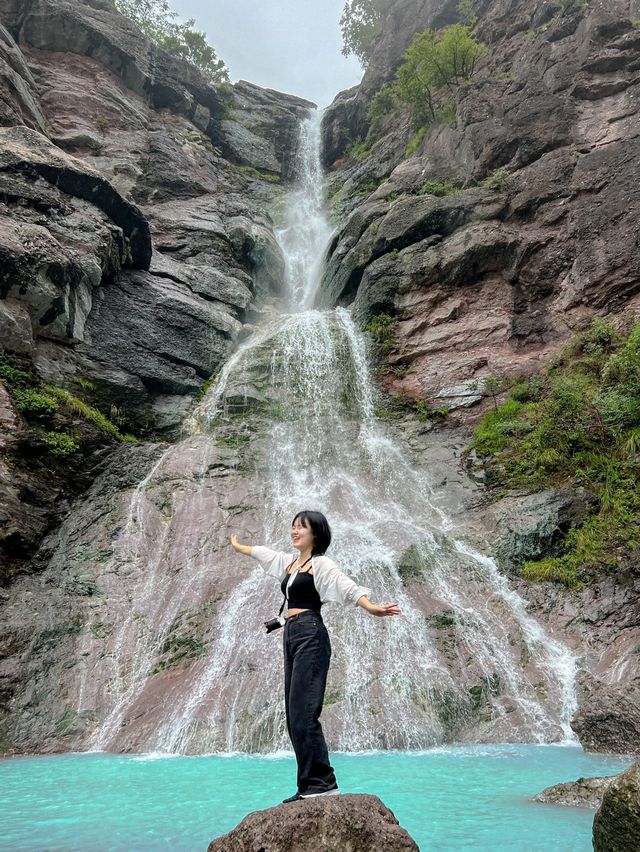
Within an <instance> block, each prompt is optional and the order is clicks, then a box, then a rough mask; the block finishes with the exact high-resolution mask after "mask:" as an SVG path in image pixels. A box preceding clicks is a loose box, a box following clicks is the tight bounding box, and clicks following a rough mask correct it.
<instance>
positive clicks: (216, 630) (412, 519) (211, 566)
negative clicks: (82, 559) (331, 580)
mask: <svg viewBox="0 0 640 852" xmlns="http://www.w3.org/2000/svg"><path fill="white" fill-rule="evenodd" d="M319 118H320V117H319V116H317V117H315V118H314V119H311V120H310V121H309V122H307V123H305V124H304V125H303V128H302V145H301V168H300V174H301V182H300V186H299V187H298V188H297V189H296V190H295V191H294V192H292V193H291V195H290V198H289V204H288V214H287V221H286V222H285V223H284V224H283V228H282V229H281V230H280V231H279V232H278V237H279V240H280V243H281V246H282V249H283V253H284V255H285V258H286V261H287V266H286V268H287V281H286V297H285V299H284V303H285V305H286V312H285V313H283V314H282V315H280V316H276V317H271V318H269V319H265V321H264V322H263V323H261V324H260V325H259V326H258V327H257V328H256V329H255V331H254V333H253V335H252V336H251V337H249V338H248V339H246V340H245V341H244V342H243V344H242V345H241V346H240V347H239V348H238V349H237V351H236V352H235V354H234V355H233V356H232V357H231V358H230V359H229V361H228V362H227V364H226V366H225V367H224V368H223V370H222V371H221V374H220V376H219V378H218V381H217V383H216V385H215V387H214V388H212V390H211V391H210V392H209V394H208V395H207V397H206V398H205V400H203V402H202V404H201V405H200V406H199V408H198V410H197V411H196V413H195V415H194V417H193V418H192V419H191V421H190V422H189V430H190V434H188V436H187V437H186V438H185V439H184V440H183V441H181V442H180V443H179V444H177V445H176V446H174V447H171V448H170V449H169V450H167V451H166V452H165V453H164V454H163V455H162V456H161V458H160V459H159V460H158V461H157V462H156V464H155V466H154V468H153V469H152V471H151V472H150V473H149V474H148V476H147V477H146V478H145V479H144V480H143V481H142V482H141V483H140V485H139V486H138V488H137V489H136V490H135V492H133V494H132V495H131V497H130V501H129V510H128V517H127V519H126V520H125V521H124V523H123V526H122V530H121V532H120V533H119V535H118V537H117V540H116V541H115V543H114V545H115V549H116V557H115V558H114V560H113V563H111V564H110V565H109V566H107V568H106V569H105V574H104V578H103V582H104V583H107V582H108V576H109V575H113V574H114V573H115V574H118V573H119V574H120V575H122V574H126V573H132V572H139V574H140V576H141V577H142V580H141V581H139V582H138V583H137V584H136V587H135V590H134V591H133V593H132V594H131V597H130V599H129V598H126V599H122V597H121V599H120V617H119V621H118V623H117V626H116V628H115V629H114V631H113V633H112V634H111V637H110V639H109V646H108V651H107V652H105V651H104V648H103V649H102V654H101V655H100V657H98V654H97V647H96V645H95V643H94V642H93V639H92V638H91V637H87V638H86V639H85V648H84V649H83V652H84V653H85V654H86V655H87V656H89V657H91V658H92V659H93V658H94V657H95V658H96V662H95V666H94V668H93V670H92V671H91V673H90V672H89V669H88V668H86V669H85V674H84V675H83V677H82V679H81V681H80V683H79V684H78V710H83V709H85V708H86V707H88V706H89V705H90V704H91V703H92V702H93V703H94V704H102V705H106V706H107V707H108V712H107V713H106V716H105V718H104V720H103V722H102V724H101V726H100V728H99V729H98V730H97V731H96V734H95V737H94V740H93V742H92V747H93V748H98V749H100V748H103V749H104V748H106V749H132V748H135V749H137V750H153V749H159V750H162V751H169V752H194V751H203V750H211V751H213V750H227V751H234V750H246V751H251V750H262V751H269V750H277V749H280V748H287V747H288V740H287V737H286V731H285V725H284V713H283V707H282V674H281V667H282V660H281V654H282V650H281V647H280V641H279V639H278V638H276V637H277V634H276V635H275V636H274V635H270V636H267V635H266V634H265V633H264V628H263V627H262V621H264V620H265V619H266V618H269V617H271V616H272V615H273V614H274V612H275V611H276V607H277V605H278V595H279V590H278V589H277V588H276V584H275V583H274V581H273V579H271V578H268V577H266V576H265V575H264V574H263V573H262V571H261V569H260V568H259V567H257V565H256V563H254V562H253V561H252V560H250V559H248V558H246V557H240V556H236V555H235V554H234V553H233V552H232V551H231V550H230V548H229V547H228V546H226V541H227V540H228V535H229V534H230V533H231V532H234V531H236V532H238V533H239V536H240V539H241V541H249V542H250V543H254V544H257V543H265V544H269V545H270V546H272V547H275V548H278V549H286V550H290V544H289V538H288V530H289V525H290V523H291V519H292V518H293V516H294V514H295V512H296V511H298V510H299V509H301V508H318V509H320V510H321V511H323V512H324V513H325V514H326V515H327V516H328V518H329V520H330V522H331V525H332V529H333V533H334V544H332V547H331V551H330V555H331V556H332V558H334V559H335V560H336V561H337V562H338V563H339V564H340V565H341V566H342V567H343V569H344V570H345V571H346V573H348V574H349V575H350V576H352V577H353V578H354V579H357V580H358V582H360V583H362V584H364V585H367V586H370V587H371V588H373V589H374V590H375V591H374V599H375V600H376V601H382V602H391V601H397V602H398V603H399V605H400V608H401V610H402V612H403V616H402V617H400V618H394V619H375V618H372V617H370V616H367V615H366V614H365V613H364V612H363V611H362V610H360V609H359V608H353V609H345V608H341V607H337V606H335V605H331V606H328V607H327V608H326V615H325V619H326V621H327V624H328V627H329V632H330V635H331V637H332V644H333V649H334V655H333V661H332V667H331V670H330V675H329V683H328V687H327V695H326V700H325V709H324V712H323V726H324V728H325V732H326V734H327V739H328V741H329V744H330V747H332V748H340V749H345V750H353V749H356V750H359V749H370V748H420V747H425V746H429V745H433V744H436V743H440V742H443V741H451V740H459V739H488V740H512V741H513V740H524V741H537V742H545V741H553V740H558V739H561V738H562V737H563V736H564V737H566V738H571V737H572V734H571V731H570V728H569V724H568V722H569V719H570V717H571V715H572V713H573V711H574V709H575V694H574V678H575V660H574V658H573V656H572V654H571V653H570V652H569V651H568V650H567V649H566V648H565V647H563V646H562V645H561V644H560V643H558V642H557V641H555V640H553V639H551V638H550V637H549V636H547V635H546V633H545V632H544V630H543V629H542V628H541V627H540V626H539V625H538V624H537V623H536V622H535V621H534V620H533V619H532V618H531V617H530V616H528V614H527V612H526V605H525V603H524V601H523V600H522V599H521V598H520V597H519V596H518V595H517V594H516V593H515V592H514V591H513V590H512V589H511V588H510V587H509V585H508V583H507V581H506V579H505V578H504V577H503V576H502V575H500V574H499V572H498V571H497V569H496V566H495V564H494V563H493V562H492V560H490V559H488V558H487V557H484V556H482V555H481V554H479V553H476V552H475V551H474V550H473V549H471V548H470V547H469V546H468V545H467V544H465V543H464V542H462V541H459V540H457V539H456V538H455V536H454V535H453V531H452V524H451V522H450V521H448V520H447V518H446V517H445V515H444V514H443V512H442V510H441V509H439V508H438V507H437V506H436V505H434V500H433V495H432V490H431V488H430V485H429V482H428V478H427V477H425V476H424V475H422V474H420V473H417V472H416V471H414V470H413V469H412V467H411V465H410V464H409V462H408V461H407V460H406V458H405V456H404V454H403V452H402V451H401V450H400V448H399V447H398V446H397V445H396V444H395V443H394V442H393V441H392V440H391V439H390V438H389V437H388V436H387V435H385V433H384V431H383V429H382V427H381V425H380V423H379V421H377V419H376V417H375V401H376V392H375V388H374V385H373V383H372V381H371V378H370V375H369V371H368V368H367V359H366V355H365V349H364V342H363V338H362V336H361V334H360V333H359V331H358V330H357V329H356V327H355V326H354V324H353V322H352V320H351V317H350V314H349V312H348V311H347V310H345V309H343V308H337V309H335V310H331V311H322V312H321V311H317V310H313V309H312V308H311V305H312V304H313V299H314V293H315V290H316V288H317V284H318V280H319V275H320V258H321V257H322V252H323V250H324V248H325V246H326V243H327V241H328V239H329V236H330V228H329V226H328V224H327V222H326V219H325V218H324V216H323V214H322V181H321V169H320V162H319ZM234 465H235V468H234ZM414 581H415V582H414ZM111 588H112V589H113V590H114V594H115V589H116V588H117V586H116V584H115V582H114V583H112V586H111ZM105 617H106V613H105ZM111 617H112V618H113V613H112V614H111ZM187 626H188V627H189V630H190V633H189V636H190V639H189V641H190V642H191V645H189V644H188V642H186V640H185V643H186V646H187V650H188V653H186V654H185V655H183V657H180V656H179V654H178V657H177V659H178V663H179V662H180V660H182V665H180V664H178V665H176V664H175V659H174V664H171V659H170V655H171V653H172V649H174V648H175V647H178V648H179V647H180V637H181V634H180V630H181V629H186V627H187ZM194 633H195V634H196V638H195V639H194ZM198 637H200V638H198ZM182 638H183V639H184V635H183V636H182ZM185 643H183V650H184V644H185ZM168 655H169V660H168V662H167V659H168ZM174 657H175V655H174ZM165 663H166V665H165ZM187 664H188V665H187Z"/></svg>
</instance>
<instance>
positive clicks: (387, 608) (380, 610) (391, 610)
mask: <svg viewBox="0 0 640 852" xmlns="http://www.w3.org/2000/svg"><path fill="white" fill-rule="evenodd" d="M369 612H370V613H371V615H379V616H385V615H401V614H402V613H401V612H400V608H399V606H398V604H395V603H391V604H371V608H370V609H369Z"/></svg>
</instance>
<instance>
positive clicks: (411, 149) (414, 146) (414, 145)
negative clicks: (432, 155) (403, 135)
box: [404, 127, 427, 159]
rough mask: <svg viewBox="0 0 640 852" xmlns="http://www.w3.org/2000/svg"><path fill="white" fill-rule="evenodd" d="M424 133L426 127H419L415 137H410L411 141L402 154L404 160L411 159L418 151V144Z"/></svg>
mask: <svg viewBox="0 0 640 852" xmlns="http://www.w3.org/2000/svg"><path fill="white" fill-rule="evenodd" d="M426 132H427V128H426V127H420V128H419V129H418V130H417V131H416V133H415V135H414V136H412V137H411V139H410V140H409V144H408V145H407V147H406V149H405V152H404V156H405V158H406V159H408V158H409V157H411V156H412V155H413V154H415V152H416V151H417V150H418V148H419V147H420V144H421V143H422V140H423V139H424V136H425V133H426Z"/></svg>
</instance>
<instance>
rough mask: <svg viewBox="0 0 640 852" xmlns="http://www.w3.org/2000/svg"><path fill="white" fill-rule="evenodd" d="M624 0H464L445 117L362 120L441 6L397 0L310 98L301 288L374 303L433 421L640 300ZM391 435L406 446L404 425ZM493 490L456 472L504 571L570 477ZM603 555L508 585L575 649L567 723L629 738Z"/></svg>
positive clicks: (614, 740) (629, 563)
mask: <svg viewBox="0 0 640 852" xmlns="http://www.w3.org/2000/svg"><path fill="white" fill-rule="evenodd" d="M638 10H639V7H638V4H637V3H635V2H629V1H628V0H613V2H608V3H600V2H579V0H576V2H573V0H572V2H562V3H560V2H554V0H542V2H531V0H509V2H506V0H505V2H473V3H471V4H470V6H469V9H468V11H469V12H470V15H475V16H477V24H476V25H475V27H474V34H475V35H476V37H477V38H478V40H480V41H481V42H482V43H483V44H485V45H486V46H487V52H486V54H485V56H484V57H483V58H482V59H481V60H480V62H479V64H478V67H477V69H476V73H475V74H474V76H473V77H472V78H471V79H470V80H469V81H467V82H466V84H465V85H463V86H460V87H459V88H458V89H457V91H456V93H455V97H454V98H453V101H452V103H451V105H450V114H449V115H447V117H446V120H441V121H439V122H435V123H434V124H432V125H431V126H428V127H427V128H426V130H425V129H423V131H422V133H421V135H418V136H415V133H416V126H415V124H412V122H411V115H410V112H409V110H408V108H405V109H404V110H402V109H400V110H399V109H397V108H396V109H395V110H394V111H393V112H391V109H392V107H391V106H390V107H389V110H390V112H389V115H388V116H387V117H386V118H385V117H384V116H383V117H382V118H381V119H379V121H378V123H377V124H372V123H371V121H370V120H369V118H368V117H367V110H368V107H369V106H370V105H371V103H372V99H373V97H374V96H375V94H376V93H377V92H379V91H380V89H381V88H382V87H383V85H385V84H388V83H390V82H392V81H393V80H394V76H395V72H396V69H397V68H398V66H399V65H400V63H401V62H402V60H403V53H404V51H405V50H406V49H407V47H408V46H409V45H410V44H411V41H412V39H413V37H414V35H415V33H416V32H419V31H422V30H424V29H426V28H427V27H434V28H440V27H443V26H447V25H449V24H452V23H454V22H455V21H458V20H459V19H460V12H459V11H458V4H457V3H456V2H454V0H440V1H439V2H433V0H429V2H421V0H398V2H394V3H391V4H389V5H388V7H387V11H386V12H384V13H383V18H382V24H381V30H380V33H379V35H378V37H377V40H376V41H375V42H374V44H373V48H372V53H371V59H370V63H369V66H368V68H367V71H366V73H365V76H364V79H363V81H362V84H361V85H360V86H359V87H355V88H353V89H351V90H348V91H346V92H342V93H341V94H340V95H338V97H337V98H336V100H335V101H334V103H333V104H332V106H331V107H330V108H329V109H328V111H327V112H326V114H325V116H324V119H323V134H324V156H325V164H326V166H327V168H328V169H329V198H330V203H331V205H332V209H333V213H334V219H335V221H336V224H337V230H336V234H335V236H334V239H333V241H332V243H331V245H330V246H329V249H328V252H327V266H326V272H325V275H324V281H323V289H322V292H321V294H320V298H319V304H321V305H329V304H334V303H336V302H337V303H341V304H349V305H352V307H353V312H354V316H355V317H356V319H357V320H358V321H359V322H360V325H361V327H365V326H367V324H369V327H370V328H374V329H376V323H377V322H379V321H380V319H382V320H385V322H386V323H387V325H386V327H385V328H386V332H385V346H384V347H383V348H382V349H381V353H380V359H379V360H380V364H379V367H378V370H379V373H380V379H381V383H382V385H383V387H384V388H385V389H386V390H387V392H388V393H389V394H390V399H391V400H393V401H399V402H400V403H401V404H403V405H405V406H406V405H407V403H408V404H409V406H410V407H409V408H405V410H407V411H410V410H411V406H413V407H414V408H415V406H416V405H417V406H423V408H426V410H428V409H432V410H434V412H436V413H437V412H439V411H441V410H443V409H446V410H447V411H448V412H449V415H448V418H447V422H446V425H445V427H444V429H445V431H446V432H449V433H450V434H452V435H453V434H455V429H456V428H459V427H460V426H462V427H465V426H468V425H469V424H473V423H474V422H475V421H476V419H477V418H478V417H479V416H481V415H482V414H483V413H484V412H486V411H487V408H488V406H489V405H491V404H492V402H491V396H490V395H489V394H488V393H486V392H484V393H483V387H484V383H485V382H486V381H487V380H489V381H491V377H495V376H505V375H507V376H511V377H525V376H529V375H532V374H536V373H538V372H540V371H541V370H542V368H543V367H544V366H545V365H546V364H548V363H549V362H550V360H551V358H552V357H553V356H554V355H556V354H557V353H558V352H559V351H560V350H561V349H562V347H563V346H564V345H566V343H567V340H568V339H569V337H570V336H571V335H572V334H573V333H574V332H575V331H576V330H577V329H581V328H583V327H584V325H585V324H586V323H587V322H588V320H589V319H590V318H591V317H593V316H601V317H606V318H607V319H609V320H613V322H614V324H618V325H621V324H622V325H625V324H626V325H627V326H628V325H629V323H630V322H631V321H633V320H634V319H637V318H638V316H640V295H639V293H640V252H639V251H638V245H637V240H636V239H635V237H634V236H633V235H634V234H635V231H636V227H635V222H636V220H637V218H638V210H639V205H640V195H639V194H638V186H639V185H640V184H639V183H638V168H637V162H638V157H639V156H640V137H639V136H638V132H637V126H636V125H637V115H638V109H639V106H640V79H639V78H638V74H637V69H638V68H639V67H640V29H638ZM410 143H411V144H410ZM380 328H381V326H378V327H377V330H378V332H379V329H380ZM427 426H428V427H429V428H433V425H432V424H427ZM410 440H411V441H412V442H413V444H414V445H415V446H416V449H417V450H418V452H417V456H418V457H419V456H420V450H419V449H418V448H419V446H420V443H421V441H420V438H419V437H418V439H417V441H416V439H415V438H411V439H410ZM441 440H442V443H441V447H445V446H446V445H447V439H446V438H442V439H441ZM433 443H434V442H433V441H431V442H428V445H429V446H430V451H431V452H432V451H433ZM453 443H454V444H455V440H454V441H453ZM455 464H456V461H455V459H454V458H450V463H449V465H448V470H449V471H451V470H452V468H453V467H455ZM480 475H482V472H481V471H480ZM454 481H455V479H454V476H453V475H451V473H449V482H450V483H453V482H454ZM493 499H495V498H492V497H491V496H490V495H487V494H486V493H483V492H482V489H480V490H476V489H474V490H473V492H472V493H469V488H468V487H467V488H466V493H465V492H464V489H463V493H461V495H460V500H461V502H460V503H459V504H458V517H459V519H460V520H461V522H462V523H465V524H467V526H468V527H469V528H475V529H476V530H477V533H478V536H479V538H480V539H481V540H483V541H484V542H485V543H486V546H488V547H489V549H491V550H493V552H494V555H495V556H496V558H497V559H498V561H499V563H500V565H501V567H502V569H503V570H505V571H506V572H508V573H510V574H511V575H512V577H514V582H515V583H516V584H517V583H518V580H517V575H518V567H519V566H520V565H521V564H522V562H524V561H525V560H526V559H535V558H539V557H540V556H541V555H546V554H551V553H554V552H556V549H557V548H558V547H559V546H560V545H561V542H562V541H563V538H564V536H565V534H566V532H567V530H569V529H570V528H571V527H573V526H575V525H577V524H578V523H580V519H581V517H583V516H584V513H585V511H586V506H587V503H588V500H589V496H588V495H585V494H584V493H571V492H569V493H567V491H566V490H564V491H563V490H562V489H560V490H556V489H549V490H547V491H545V492H541V493H540V494H537V495H531V496H524V495H522V494H516V495H513V496H509V497H508V498H506V499H503V500H501V501H499V502H498V503H497V504H494V503H493V502H492V500H493ZM585 500H586V501H587V503H585ZM454 502H455V501H454ZM461 506H465V507H466V512H465V511H464V510H462V509H461ZM480 506H481V507H482V509H481V515H482V517H480V518H479V517H478V508H479V507H480ZM487 529H489V530H493V534H491V533H489V534H487ZM622 561H623V563H624V566H626V567H624V566H623V570H621V571H620V572H619V573H618V574H617V575H615V576H609V577H605V578H603V579H602V580H600V581H598V582H595V583H594V584H593V585H592V587H591V588H589V589H586V590H583V591H581V592H564V591H563V590H562V589H561V588H560V587H558V586H557V585H553V584H526V583H522V584H521V585H519V586H518V588H519V591H520V592H521V593H522V594H524V595H525V596H526V597H528V598H529V599H530V600H531V601H532V609H531V610H530V611H532V612H535V614H536V616H537V617H538V618H540V619H541V620H542V621H544V622H546V623H547V625H548V626H549V628H550V629H551V630H552V631H555V632H557V635H559V636H562V637H563V639H564V641H568V642H569V644H570V645H572V647H573V648H575V650H576V651H577V653H578V655H579V658H580V660H581V665H583V666H584V670H583V672H582V673H581V675H580V677H579V687H578V688H579V700H580V705H581V706H580V710H579V712H578V714H577V716H576V718H575V721H574V727H575V730H576V732H577V733H578V735H579V737H580V738H581V740H582V742H583V743H584V744H585V746H586V747H588V748H593V749H601V750H605V751H606V750H612V751H621V752H625V751H634V750H637V748H638V742H640V739H639V734H638V731H639V730H640V728H639V727H638V706H640V705H639V700H640V681H639V680H638V671H639V670H640V658H639V656H638V647H639V646H638V640H639V639H640V632H639V629H638V623H639V621H638V619H639V617H640V586H639V583H640V580H639V578H638V574H637V571H636V569H635V567H634V566H635V564H636V563H637V554H635V553H631V552H630V553H629V554H627V557H626V561H625V559H623V560H622Z"/></svg>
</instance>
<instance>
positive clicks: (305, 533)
mask: <svg viewBox="0 0 640 852" xmlns="http://www.w3.org/2000/svg"><path fill="white" fill-rule="evenodd" d="M307 523H308V522H306V521H305V524H304V525H303V524H302V523H301V521H300V518H296V520H295V521H294V524H293V526H292V527H291V541H292V542H293V546H294V547H295V548H296V550H299V551H300V552H301V553H302V552H304V551H305V550H311V548H312V547H313V533H312V532H311V529H310V528H309V527H308V526H306V524H307Z"/></svg>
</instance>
